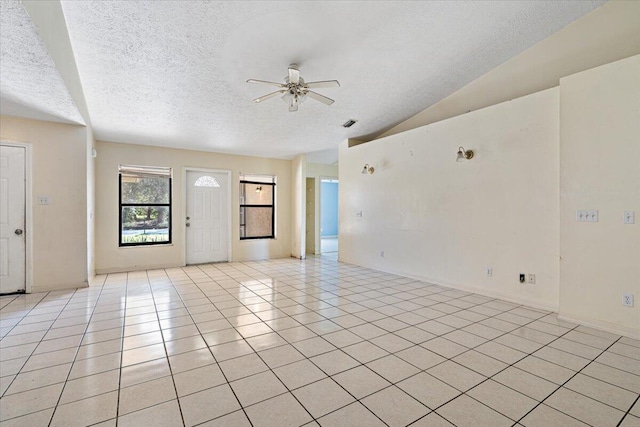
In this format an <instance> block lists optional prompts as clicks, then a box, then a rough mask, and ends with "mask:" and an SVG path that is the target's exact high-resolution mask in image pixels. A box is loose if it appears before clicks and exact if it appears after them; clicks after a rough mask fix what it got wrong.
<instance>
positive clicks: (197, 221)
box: [185, 171, 229, 264]
mask: <svg viewBox="0 0 640 427" xmlns="http://www.w3.org/2000/svg"><path fill="white" fill-rule="evenodd" d="M228 198H229V175H228V174H227V173H226V172H213V171H212V172H200V171H187V216H186V218H185V221H186V225H187V233H186V248H187V260H186V261H187V264H202V263H207V262H222V261H228V260H229V251H228V248H229V246H228V245H229V241H228V238H229V225H228V221H229V212H228V211H229V206H228Z"/></svg>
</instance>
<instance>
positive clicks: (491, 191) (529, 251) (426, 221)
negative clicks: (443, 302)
mask: <svg viewBox="0 0 640 427" xmlns="http://www.w3.org/2000/svg"><path fill="white" fill-rule="evenodd" d="M558 108H559V101H558V89H557V88H554V89H549V90H546V91H543V92H540V93H536V94H533V95H529V96H526V97H523V98H519V99H516V100H513V101H510V102H506V103H503V104H499V105H496V106H493V107H488V108H486V109H483V110H479V111H476V112H473V113H469V114H466V115H462V116H458V117H455V118H452V119H448V120H444V121H441V122H438V123H434V124H431V125H429V126H424V127H421V128H417V129H413V130H410V131H407V132H403V133H400V134H397V135H392V136H389V137H387V138H383V139H379V140H376V141H372V142H369V143H367V144H361V145H356V146H353V147H351V148H349V147H348V145H349V141H345V142H343V143H342V145H341V146H340V164H339V169H340V206H339V216H340V236H339V245H340V252H339V258H340V260H342V261H346V262H350V263H354V264H360V265H364V266H368V267H372V268H376V269H380V270H384V271H388V272H395V273H400V274H405V275H409V276H413V277H417V278H421V279H425V280H427V281H430V282H433V283H438V284H444V285H447V286H451V287H454V288H459V289H466V290H471V291H474V292H478V293H481V294H485V295H492V296H497V297H501V298H505V299H508V300H512V301H517V302H521V303H526V304H531V305H534V306H538V307H545V308H551V309H557V305H558V283H559V279H558V276H559V272H558V270H559V266H558V251H559V242H558V215H559V201H558V187H559V171H558V163H559V159H558V156H559V148H558V146H559V142H558ZM460 145H462V146H464V147H465V148H466V149H472V150H474V151H475V158H474V159H472V160H470V161H466V162H463V163H457V162H456V161H455V160H456V152H457V149H458V146H460ZM364 163H369V164H370V165H371V166H373V167H374V168H375V172H374V174H373V175H363V174H362V173H361V171H362V165H363V164H364ZM358 212H362V216H361V217H360V216H358V215H357V213H358ZM382 251H384V256H382V255H381V252H382ZM486 267H492V268H493V277H487V275H486ZM519 273H530V274H535V275H536V284H534V285H531V284H521V283H519V280H518V278H519V277H518V275H519Z"/></svg>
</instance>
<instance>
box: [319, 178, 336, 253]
mask: <svg viewBox="0 0 640 427" xmlns="http://www.w3.org/2000/svg"><path fill="white" fill-rule="evenodd" d="M338 185H339V184H338V180H337V179H321V181H320V253H323V254H326V253H334V252H338V191H339V187H338Z"/></svg>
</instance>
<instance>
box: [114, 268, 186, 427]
mask: <svg viewBox="0 0 640 427" xmlns="http://www.w3.org/2000/svg"><path fill="white" fill-rule="evenodd" d="M145 276H146V278H147V285H148V286H149V291H150V292H151V299H152V300H153V308H154V314H155V316H156V319H157V320H156V321H157V322H158V325H159V326H161V325H160V318H159V317H158V307H157V305H156V299H155V296H154V292H153V286H152V284H151V281H150V280H149V272H148V271H146V270H145ZM125 319H126V313H125ZM160 336H161V337H162V346H163V348H164V353H165V355H166V357H167V364H168V365H169V373H170V376H171V382H172V384H173V390H174V391H175V393H176V402H177V403H178V411H179V412H180V419H181V420H182V425H183V426H184V425H186V423H185V421H184V414H183V412H182V405H181V404H180V399H179V398H178V388H177V387H176V379H175V377H174V375H173V368H172V367H171V359H170V357H169V352H168V351H167V342H166V341H165V339H164V329H163V328H162V327H160ZM123 342H124V338H123ZM123 354H124V350H123ZM121 369H122V368H121ZM151 381H153V380H151ZM162 403H166V402H161V403H159V404H162ZM144 409H147V408H141V409H140V410H144ZM135 412H136V411H133V412H130V413H131V414H133V413H135ZM116 427H117V426H116Z"/></svg>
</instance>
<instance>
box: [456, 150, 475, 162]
mask: <svg viewBox="0 0 640 427" xmlns="http://www.w3.org/2000/svg"><path fill="white" fill-rule="evenodd" d="M470 159H473V151H472V150H465V149H464V148H463V147H458V157H456V162H462V161H464V160H470Z"/></svg>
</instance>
